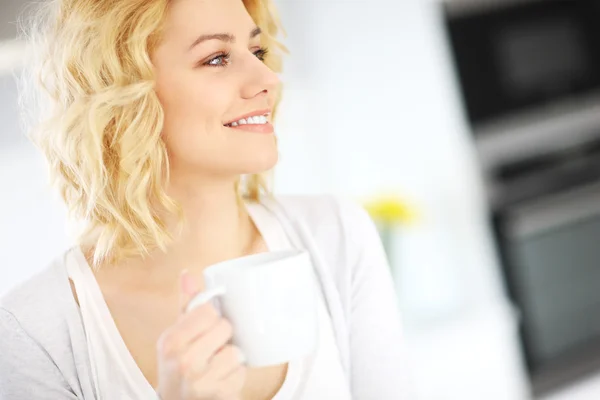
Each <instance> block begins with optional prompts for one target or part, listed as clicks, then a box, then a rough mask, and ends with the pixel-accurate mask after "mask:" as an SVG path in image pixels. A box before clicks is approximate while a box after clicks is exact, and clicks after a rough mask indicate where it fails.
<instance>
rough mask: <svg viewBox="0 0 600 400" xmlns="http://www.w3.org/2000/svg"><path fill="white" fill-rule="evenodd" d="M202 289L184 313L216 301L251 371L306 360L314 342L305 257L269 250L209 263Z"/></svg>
mask: <svg viewBox="0 0 600 400" xmlns="http://www.w3.org/2000/svg"><path fill="white" fill-rule="evenodd" d="M204 277H205V282H206V290H205V291H204V292H202V293H199V294H198V295H196V296H195V297H194V298H193V299H192V300H191V301H190V303H189V305H188V307H187V311H189V310H191V309H193V308H195V307H198V306H200V305H202V304H205V303H206V302H208V301H211V300H212V299H215V298H216V299H217V301H216V305H217V308H218V309H219V310H220V312H221V314H222V315H223V317H225V318H227V319H228V320H229V321H230V322H231V324H232V325H233V331H234V333H233V344H235V345H236V346H238V347H239V348H240V349H241V350H242V353H243V354H244V356H245V358H246V363H247V364H248V365H249V366H251V367H260V366H267V365H276V364H282V363H285V362H289V361H291V360H294V359H298V358H301V357H304V356H306V355H308V354H309V353H310V352H311V351H312V350H313V349H314V347H315V345H316V340H317V330H318V326H317V325H318V323H317V304H316V296H317V293H316V284H315V276H314V272H313V266H312V263H311V261H310V257H309V255H308V253H306V252H304V251H297V250H286V251H274V252H268V253H259V254H254V255H250V256H245V257H240V258H236V259H233V260H229V261H225V262H222V263H218V264H214V265H212V266H210V267H208V268H206V269H205V270H204Z"/></svg>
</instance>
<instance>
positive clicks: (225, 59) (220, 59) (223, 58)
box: [204, 53, 231, 67]
mask: <svg viewBox="0 0 600 400" xmlns="http://www.w3.org/2000/svg"><path fill="white" fill-rule="evenodd" d="M230 56H231V54H230V53H226V54H221V55H218V56H216V57H214V58H211V59H210V60H208V61H207V62H206V63H205V64H204V65H207V66H209V67H225V66H227V65H228V64H229V62H230Z"/></svg>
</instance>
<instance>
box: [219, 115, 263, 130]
mask: <svg viewBox="0 0 600 400" xmlns="http://www.w3.org/2000/svg"><path fill="white" fill-rule="evenodd" d="M267 116H268V114H265V115H256V116H254V117H247V118H242V119H239V120H237V121H234V122H231V123H229V124H225V125H224V126H227V127H229V128H234V127H236V126H240V125H266V124H268V123H269V119H268V118H267Z"/></svg>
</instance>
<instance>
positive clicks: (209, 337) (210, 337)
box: [181, 319, 233, 378]
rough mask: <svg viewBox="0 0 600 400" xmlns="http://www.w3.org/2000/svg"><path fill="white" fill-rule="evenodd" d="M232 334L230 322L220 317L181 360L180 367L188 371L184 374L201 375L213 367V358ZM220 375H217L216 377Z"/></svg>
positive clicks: (190, 375) (189, 375) (188, 375)
mask: <svg viewBox="0 0 600 400" xmlns="http://www.w3.org/2000/svg"><path fill="white" fill-rule="evenodd" d="M232 336H233V328H232V327H231V324H230V323H229V321H227V320H226V319H221V320H220V321H219V322H218V323H217V324H216V325H215V327H214V328H213V329H211V330H210V331H209V332H207V333H206V334H205V335H204V336H202V337H201V338H199V339H198V340H196V342H194V343H193V344H192V345H191V346H190V347H189V349H188V350H187V352H186V353H185V355H183V357H182V360H181V363H182V367H183V368H184V369H185V370H186V371H188V372H187V373H186V376H187V377H199V376H203V375H204V373H205V372H206V373H208V372H207V370H208V369H212V368H214V367H213V359H214V358H215V357H217V355H218V354H219V353H220V352H221V351H222V349H223V348H225V347H226V346H225V345H226V344H227V342H228V341H229V340H230V339H231V337H232ZM228 372H229V370H228V371H225V373H228ZM221 377H222V376H221V375H218V378H221Z"/></svg>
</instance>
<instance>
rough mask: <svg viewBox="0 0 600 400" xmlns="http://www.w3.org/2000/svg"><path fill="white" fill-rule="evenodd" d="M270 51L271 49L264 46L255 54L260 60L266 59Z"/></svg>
mask: <svg viewBox="0 0 600 400" xmlns="http://www.w3.org/2000/svg"><path fill="white" fill-rule="evenodd" d="M268 53H269V49H267V48H265V47H262V48H260V49H258V50H257V51H255V52H254V55H255V56H256V58H258V59H259V60H260V61H265V58H266V56H267V54H268Z"/></svg>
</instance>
